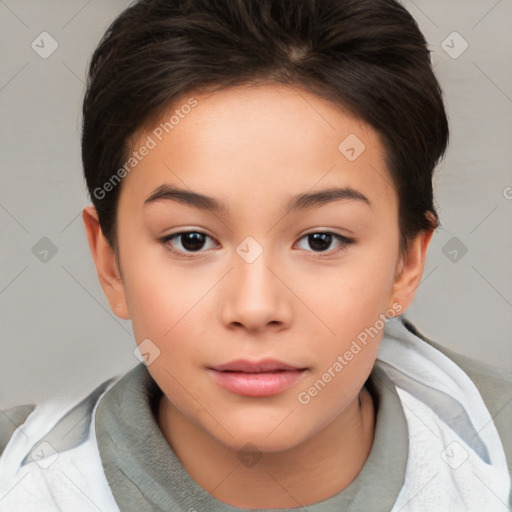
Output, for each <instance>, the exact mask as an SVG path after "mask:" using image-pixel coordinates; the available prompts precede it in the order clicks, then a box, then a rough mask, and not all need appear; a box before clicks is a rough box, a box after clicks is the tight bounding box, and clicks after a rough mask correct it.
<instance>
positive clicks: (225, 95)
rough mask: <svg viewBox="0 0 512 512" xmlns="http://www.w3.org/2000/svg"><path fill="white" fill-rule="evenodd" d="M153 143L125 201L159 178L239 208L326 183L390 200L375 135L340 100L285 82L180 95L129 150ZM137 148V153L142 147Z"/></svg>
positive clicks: (131, 177)
mask: <svg viewBox="0 0 512 512" xmlns="http://www.w3.org/2000/svg"><path fill="white" fill-rule="evenodd" d="M144 146H147V147H150V149H149V150H147V151H144V153H145V156H143V157H142V158H141V159H140V161H138V162H137V165H136V166H135V167H134V168H133V170H132V171H131V172H130V173H128V175H127V176H126V178H125V179H124V180H125V182H126V183H124V184H123V189H125V191H123V193H122V194H121V198H122V200H123V196H124V200H125V201H137V202H139V203H140V202H143V201H144V200H145V199H146V198H147V197H148V196H149V195H150V194H151V192H152V191H153V190H154V189H155V188H156V187H158V186H159V185H161V184H163V183H171V184H174V185H178V186H180V187H181V188H192V189H194V191H198V192H203V193H206V194H209V195H215V196H216V197H219V198H220V199H222V198H223V197H226V198H228V197H229V198H230V200H229V201H227V202H231V201H232V200H235V202H236V201H237V200H238V201H239V203H240V204H243V203H244V202H245V201H246V199H247V197H243V196H244V194H238V195H237V197H233V194H232V192H233V191H246V192H250V193H251V194H250V195H251V196H252V197H253V198H256V197H258V198H259V199H260V201H262V202H260V204H263V205H264V204H269V203H270V202H271V199H272V197H273V196H281V195H283V194H284V195H290V194H294V193H300V192H304V190H305V189H313V188H315V187H318V188H323V187H327V186H334V185H336V186H350V187H353V188H359V189H360V190H361V191H362V192H363V190H364V192H363V193H364V194H365V195H369V196H372V197H374V198H376V199H378V200H379V201H382V200H385V201H387V202H389V201H391V203H395V202H396V194H395V191H394V187H393V186H392V180H391V177H390V175H389V172H388V170H387V169H386V165H385V154H384V149H383V146H382V144H381V141H380V138H379V136H378V134H377V133H376V131H375V130H373V129H372V127H371V126H369V125H368V124H366V123H364V122H363V121H361V120H360V119H358V118H356V117H354V116H353V115H351V114H350V113H349V112H348V111H346V110H344V109H343V107H341V106H340V105H337V104H334V103H332V102H330V101H328V100H326V99H324V98H320V97H318V96H316V95H314V94H312V93H309V92H307V91H304V90H303V89H299V88H296V87H291V86H286V85H282V84H265V85H257V86H255V85H252V86H238V87H232V88H229V89H224V90H220V91H216V92H213V93H201V94H193V93H191V94H189V95H184V96H182V97H181V98H180V99H179V100H178V101H175V102H174V103H173V105H172V106H170V107H168V108H166V109H165V110H163V111H161V112H159V113H158V115H155V116H152V118H151V120H150V121H148V122H147V123H146V124H145V126H144V128H143V129H141V130H139V132H138V133H137V134H136V136H135V137H134V143H133V147H132V150H133V151H139V150H140V149H142V148H143V147H144ZM139 153H140V151H139Z"/></svg>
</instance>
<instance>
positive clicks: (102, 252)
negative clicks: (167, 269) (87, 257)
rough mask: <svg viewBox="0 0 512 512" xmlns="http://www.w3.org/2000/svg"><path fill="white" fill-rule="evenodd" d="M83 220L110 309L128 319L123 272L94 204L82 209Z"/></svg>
mask: <svg viewBox="0 0 512 512" xmlns="http://www.w3.org/2000/svg"><path fill="white" fill-rule="evenodd" d="M82 220H83V222H84V226H85V231H86V233H87V240H88V242H89V249H90V250H91V255H92V258H93V260H94V265H95V266H96V272H97V274H98V279H99V281H100V284H101V287H102V288H103V291H104V293H105V295H106V297H107V300H108V302H109V304H110V309H111V310H112V312H113V313H114V314H115V315H116V316H118V317H119V318H123V319H124V320H128V319H129V318H130V314H129V312H128V306H127V302H126V296H125V289H124V285H123V280H122V277H121V272H120V270H119V266H118V262H117V260H116V255H115V252H114V249H113V248H112V246H111V245H110V244H109V243H108V241H107V239H106V238H105V236H104V234H103V231H102V229H101V226H100V223H99V220H98V213H97V211H96V208H94V206H92V205H91V206H86V207H85V208H84V209H83V211H82Z"/></svg>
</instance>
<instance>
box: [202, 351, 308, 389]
mask: <svg viewBox="0 0 512 512" xmlns="http://www.w3.org/2000/svg"><path fill="white" fill-rule="evenodd" d="M307 370H308V369H307V368H301V367H297V366H292V365H289V364H286V363H283V362H282V361H277V360H274V359H265V360H263V361H256V362H252V361H246V360H237V361H231V362H229V363H226V364H221V365H217V366H213V367H208V371H209V373H210V375H211V376H212V378H213V379H214V381H215V382H216V383H217V384H218V385H219V386H221V387H222V388H224V389H226V390H227V391H230V392H231V393H235V394H237V395H243V396H253V397H264V396H272V395H277V394H278V393H281V392H283V391H285V390H286V389H288V388H289V387H291V386H292V385H293V384H295V383H296V382H297V381H298V380H299V379H300V378H301V377H302V376H303V375H304V373H306V372H307Z"/></svg>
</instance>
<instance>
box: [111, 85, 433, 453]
mask: <svg viewBox="0 0 512 512" xmlns="http://www.w3.org/2000/svg"><path fill="white" fill-rule="evenodd" d="M191 96H193V97H194V98H195V99H196V100H197V105H196V106H194V107H193V108H191V109H188V108H186V109H182V110H180V105H185V104H186V103H187V99H188V98H189V96H187V97H185V99H184V100H183V101H182V102H181V103H179V104H177V105H175V106H174V107H173V109H172V111H169V112H166V113H165V115H163V116H162V119H160V120H158V121H157V122H156V124H155V126H154V127H153V128H152V129H149V130H148V131H147V132H145V133H144V134H142V135H140V138H139V139H138V140H137V142H136V143H135V144H134V150H138V149H139V148H140V147H141V146H143V145H144V144H147V142H148V135H149V136H151V138H152V139H153V141H154V142H155V143H156V146H155V147H154V148H153V149H151V150H149V153H148V154H147V155H146V156H145V157H143V158H142V160H141V161H140V163H138V165H137V166H136V167H135V168H134V169H133V170H132V171H131V172H130V174H128V175H127V176H126V178H125V181H124V183H123V188H122V193H121V196H120V202H119V208H118V231H117V235H118V242H119V257H120V267H121V272H122V278H123V280H122V282H121V281H115V280H113V282H112V283H111V285H109V286H105V284H104V288H105V291H106V293H107V295H108V297H109V300H110V303H111V305H112V307H113V309H114V310H115V311H116V313H117V314H118V315H119V316H121V317H125V318H131V319H132V322H133V329H134V333H135V336H136V341H137V343H141V342H142V341H143V340H146V339H149V340H151V343H149V344H148V342H145V343H146V345H145V350H143V351H145V352H149V356H148V357H149V358H150V362H151V364H150V365H149V366H148V370H149V371H150V373H151V375H152V376H153V378H154V379H155V380H156V381H157V383H158V385H159V386H160V388H161V389H162V390H163V392H164V394H165V395H166V396H167V398H168V399H169V400H170V402H171V403H172V404H173V406H175V407H176V414H181V415H183V417H184V419H185V421H189V422H191V424H194V425H196V426H199V427H200V428H202V429H204V431H206V432H207V433H208V434H210V435H211V436H213V437H214V438H216V439H217V440H219V441H220V442H222V443H224V444H226V445H228V446H232V447H233V448H239V447H241V446H243V445H245V444H246V443H247V442H251V443H253V444H254V445H256V446H257V447H258V448H259V449H260V450H269V451H274V450H283V449H287V448H290V447H293V446H296V445H298V444H299V443H301V442H303V441H305V440H307V439H310V438H312V436H314V435H315V434H316V433H318V432H320V431H321V430H322V429H323V428H324V427H326V426H327V425H328V424H329V423H330V422H332V421H333V420H334V419H335V418H336V417H337V416H339V415H340V414H341V413H343V411H346V410H348V409H349V408H350V407H353V406H354V404H355V403H357V397H358V393H359V391H360V389H361V387H362V386H363V384H364V382H365V380H366V378H367V377H368V375H369V373H370V371H371V368H372V366H373V363H374V360H375V357H376V353H377V350H378V346H379V341H380V339H381V334H382V333H381V332H378V334H375V332H376V331H375V328H377V330H378V331H382V327H383V325H384V322H383V321H382V319H383V318H384V315H386V314H387V315H388V316H390V315H392V314H393V313H395V314H399V313H402V312H403V311H405V309H406V308H407V307H408V305H409V303H410V301H411V300H412V297H413V295H414V293H413V291H414V288H415V286H417V284H418V281H419V278H420V277H421V271H422V265H423V261H422V259H421V258H419V259H418V258H417V259H414V258H412V259H411V262H410V263H409V264H408V266H407V265H405V266H404V267H402V261H401V260H400V258H399V228H398V199H397V194H396V192H395V190H394V187H393V186H392V180H391V177H390V175H389V173H388V171H387V170H386V167H385V164H384V153H383V148H382V146H381V143H380V141H379V139H378V137H377V135H376V132H375V131H374V130H373V129H372V128H371V127H369V126H368V125H366V124H364V123H362V122H360V121H358V120H356V119H354V118H353V117H350V116H348V115H347V114H345V113H343V112H342V111H341V110H340V109H338V108H336V107H335V106H334V105H333V104H331V103H329V102H327V101H325V100H322V99H320V98H318V97H317V96H314V95H312V94H309V93H306V92H304V91H300V92H299V91H298V90H295V89H293V88H289V87H285V86H281V85H265V86H258V87H252V88H237V89H231V90H225V91H222V92H216V93H213V94H211V95H201V94H199V95H191ZM175 109H178V110H180V112H181V114H182V117H181V116H180V118H179V122H178V123H176V124H175V126H174V128H173V129H172V131H170V133H169V134H168V135H167V134H165V131H164V132H163V134H164V135H165V136H164V137H162V140H159V139H158V137H157V136H156V135H155V133H158V134H160V132H161V131H162V130H160V131H158V130H157V131H156V132H153V130H155V129H157V128H158V126H159V123H160V122H162V123H164V122H165V121H168V120H169V118H170V117H171V115H172V113H173V111H174V110H175ZM189 110H190V111H189ZM185 111H187V112H189V113H188V114H186V115H185V114H184V112H185ZM175 120H176V119H175ZM175 120H174V121H175ZM348 136H350V138H349V139H348V141H347V142H346V143H345V144H344V145H342V150H340V149H339V146H340V143H342V142H343V141H344V140H345V139H346V138H347V137H348ZM354 136H356V137H357V138H358V139H359V140H360V141H361V142H362V143H363V144H364V146H365V149H364V150H363V151H362V152H361V150H362V148H363V146H362V145H361V142H358V141H357V139H356V138H355V137H354ZM149 145H150V146H151V145H152V144H151V143H150V144H149ZM350 148H354V151H352V150H351V149H350ZM358 153H360V154H359V156H358ZM347 156H349V157H350V160H352V161H350V160H349V158H347ZM354 157H357V158H355V159H354ZM163 185H168V186H172V187H175V188H179V189H182V190H184V191H186V192H189V193H192V192H194V193H197V194H204V195H207V196H210V197H211V198H215V200H216V201H218V202H219V203H222V204H223V205H225V206H226V210H219V211H216V210H210V209H208V208H201V207H197V206H193V205H191V204H185V203H184V202H179V201H174V200H170V199H166V198H160V199H156V200H153V201H149V202H146V200H147V199H148V198H149V197H150V196H152V195H153V194H154V192H155V190H156V189H158V187H161V186H163ZM328 188H347V189H348V188H349V189H351V190H352V191H356V192H357V193H358V194H360V198H350V197H349V198H341V199H337V200H332V201H326V202H324V203H323V204H321V203H320V202H313V203H311V204H310V205H309V206H308V207H306V208H297V209H294V210H292V211H290V212H286V207H287V205H288V203H289V201H290V199H291V198H292V197H294V196H297V195H299V194H312V193H317V192H319V191H322V190H324V189H328ZM363 196H364V197H365V198H366V199H367V201H366V200H364V199H362V198H361V197H363ZM184 231H185V232H202V233H205V234H206V235H207V236H205V237H203V238H201V237H200V235H195V237H194V235H192V236H190V235H189V236H188V237H186V236H184V237H181V238H180V237H176V238H174V239H172V240H168V241H167V242H162V241H161V239H162V238H163V237H165V236H168V235H172V234H176V233H179V232H184ZM325 232H330V233H335V234H339V235H342V236H344V237H347V238H349V239H353V240H354V241H353V243H349V244H345V243H344V242H340V241H339V240H337V239H336V238H335V237H334V236H333V237H332V238H330V239H329V237H328V236H326V235H324V236H323V237H322V236H321V235H317V239H315V238H314V237H307V236H305V235H307V234H312V233H325ZM426 245H428V240H427V243H426V244H423V245H420V244H417V245H416V246H415V247H416V249H417V250H416V252H415V253H414V254H415V255H416V256H418V255H419V256H424V252H425V250H426ZM170 248H174V249H175V250H176V251H181V252H180V253H177V252H172V251H171V250H169V249H170ZM194 248H195V250H194ZM404 268H405V270H406V272H405V273H402V274H401V276H400V277H399V278H398V279H396V280H395V276H396V275H397V274H398V271H399V270H402V269H404ZM118 305H119V306H118ZM393 305H394V306H393ZM365 329H367V331H365ZM364 332H366V340H365V341H366V344H365V343H364V342H363V341H362V340H363V339H365V336H364V334H362V333H364ZM369 333H370V334H369ZM358 336H359V338H358ZM354 340H356V345H354V344H353V341H354ZM156 347H157V348H156ZM356 347H359V350H358V349H357V348H356ZM158 350H159V351H160V353H159V355H157V354H158ZM347 351H348V352H350V353H351V354H352V357H350V354H347ZM345 354H347V355H345ZM339 356H341V359H340V358H339ZM267 359H272V360H277V361H280V362H281V363H284V364H286V365H289V366H290V367H293V368H297V370H296V371H289V372H286V373H280V374H279V375H278V376H277V377H276V375H275V374H274V376H272V375H269V374H268V372H267V373H266V375H263V374H260V375H257V376H255V375H254V374H253V375H252V376H251V375H249V376H247V375H245V376H244V375H243V374H240V373H238V374H236V373H231V374H229V373H227V372H222V371H218V370H215V368H219V366H220V365H226V364H227V363H230V362H233V361H237V360H245V361H248V362H253V363H258V362H261V361H263V360H267ZM337 362H338V364H336V363H337ZM239 369H240V368H239ZM263 373H265V372H263ZM329 377H330V378H329ZM319 380H320V381H321V382H320V383H318V381H319ZM315 382H316V383H317V384H316V388H315V389H316V392H315V390H311V387H312V386H313V387H315ZM178 411H179V412H178Z"/></svg>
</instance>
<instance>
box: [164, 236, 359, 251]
mask: <svg viewBox="0 0 512 512" xmlns="http://www.w3.org/2000/svg"><path fill="white" fill-rule="evenodd" d="M190 233H198V234H201V235H204V236H206V237H207V238H210V239H212V240H213V238H212V237H211V236H210V235H208V234H206V233H204V232H203V231H196V230H191V231H179V232H177V233H173V234H172V235H166V236H164V237H162V238H160V242H161V243H162V244H163V245H164V246H165V248H166V249H167V250H168V251H170V252H173V253H175V254H178V255H179V256H183V257H185V258H193V257H194V256H196V255H197V254H200V253H201V252H205V251H202V250H199V251H193V252H184V251H180V250H177V249H175V248H173V247H172V246H171V244H170V243H169V242H170V241H171V240H173V239H175V238H179V237H180V236H182V235H187V234H190ZM316 234H322V235H331V236H332V237H333V238H334V239H336V240H338V242H340V243H341V244H342V245H341V247H339V248H338V249H334V250H332V249H331V250H326V251H307V252H311V253H313V254H314V255H315V256H313V257H315V258H318V257H323V256H324V255H332V254H336V253H338V252H341V251H345V250H346V249H347V248H348V246H349V245H350V244H353V243H354V242H355V240H354V239H352V238H348V237H346V236H343V235H340V234H338V233H333V232H332V231H312V232H310V233H306V234H305V235H303V236H301V237H300V238H299V240H302V239H304V238H306V237H308V236H310V235H316Z"/></svg>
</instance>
